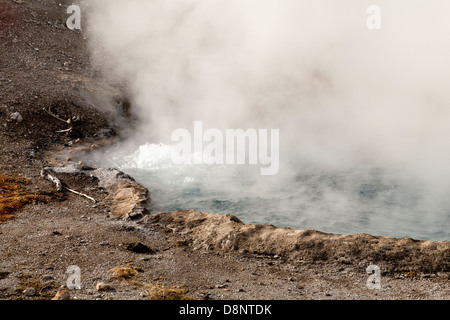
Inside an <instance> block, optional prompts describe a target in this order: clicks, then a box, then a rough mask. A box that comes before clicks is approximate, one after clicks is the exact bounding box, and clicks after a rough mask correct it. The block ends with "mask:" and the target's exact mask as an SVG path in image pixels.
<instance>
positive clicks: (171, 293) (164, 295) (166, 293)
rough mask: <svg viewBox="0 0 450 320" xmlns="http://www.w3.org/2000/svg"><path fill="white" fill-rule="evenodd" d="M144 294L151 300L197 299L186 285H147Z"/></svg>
mask: <svg viewBox="0 0 450 320" xmlns="http://www.w3.org/2000/svg"><path fill="white" fill-rule="evenodd" d="M145 288H146V289H145V291H144V294H145V296H146V297H147V298H148V299H149V300H178V301H179V300H195V299H194V298H193V297H192V296H191V295H190V294H189V293H188V291H187V290H186V288H185V287H183V286H180V287H174V286H171V287H169V288H166V287H164V286H163V285H161V284H159V283H151V284H146V285H145Z"/></svg>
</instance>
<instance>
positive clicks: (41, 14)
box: [0, 0, 450, 300]
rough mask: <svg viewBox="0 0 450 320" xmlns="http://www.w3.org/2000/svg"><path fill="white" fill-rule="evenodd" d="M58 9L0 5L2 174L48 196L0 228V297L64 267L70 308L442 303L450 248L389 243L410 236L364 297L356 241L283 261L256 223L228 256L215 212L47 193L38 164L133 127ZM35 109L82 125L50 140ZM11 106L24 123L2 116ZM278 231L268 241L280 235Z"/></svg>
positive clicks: (75, 179) (71, 180)
mask: <svg viewBox="0 0 450 320" xmlns="http://www.w3.org/2000/svg"><path fill="white" fill-rule="evenodd" d="M68 4H69V2H68V1H58V2H56V1H52V0H40V1H39V0H36V1H13V0H0V66H1V68H0V144H1V148H2V151H3V152H1V153H0V174H3V175H7V176H11V177H16V178H17V177H19V178H20V179H24V178H27V179H28V180H26V181H27V183H26V184H25V185H24V186H25V187H24V188H25V189H24V192H25V193H26V194H27V195H41V196H42V197H45V201H44V200H42V201H41V200H39V199H38V200H34V201H30V203H28V204H26V205H25V206H23V207H21V208H19V209H17V210H15V211H14V212H13V215H14V218H13V219H9V220H7V221H5V222H4V223H2V224H0V239H1V243H2V244H1V246H0V257H1V260H0V299H3V300H23V299H24V300H48V299H52V298H54V297H55V295H56V294H57V293H58V292H60V294H61V291H60V290H61V289H62V287H64V286H67V283H68V280H70V279H74V278H73V277H75V278H76V276H77V275H78V274H77V273H76V272H75V274H72V273H67V271H68V268H69V267H70V266H77V267H79V269H76V270H79V275H80V278H81V288H80V289H74V290H69V292H68V293H69V296H70V298H71V299H79V300H97V299H99V300H119V299H120V300H124V299H125V300H141V299H167V298H169V297H175V298H178V299H182V298H193V299H199V300H208V299H210V300H224V299H226V300H230V299H231V300H234V299H236V300H242V299H268V300H271V299H276V300H299V299H300V300H309V299H314V300H322V299H335V300H343V299H345V300H361V299H369V300H372V299H383V300H385V299H388V300H391V299H392V300H394V299H408V300H409V299H420V300H426V299H445V300H448V299H449V297H450V282H449V281H450V280H449V271H450V269H449V264H450V244H449V242H444V243H439V244H438V243H436V244H434V245H433V244H432V243H431V244H430V243H429V242H427V243H421V244H420V246H419V244H417V243H415V242H414V241H412V242H411V241H409V240H401V239H397V240H395V239H391V240H389V241H392V245H393V247H396V248H397V247H399V246H402V245H403V244H404V243H409V242H411V244H410V245H411V248H419V247H420V250H422V251H420V250H419V249H417V250H419V251H414V254H415V256H414V258H413V256H411V255H410V254H409V253H410V252H408V251H405V250H403V251H402V250H399V252H402V256H395V259H394V258H393V260H392V265H391V264H390V263H389V259H385V258H379V259H380V261H381V265H380V268H381V275H380V281H381V288H380V289H369V288H368V286H367V280H368V278H369V274H367V273H366V268H367V267H368V266H369V265H370V264H371V263H372V262H373V261H370V257H375V255H374V254H375V253H378V255H377V257H380V256H381V257H386V252H385V251H384V250H385V249H386V248H384V249H383V248H380V249H378V251H376V252H375V251H374V249H373V247H372V245H371V244H370V243H369V242H367V239H366V237H367V236H366V235H361V236H360V237H358V236H354V237H353V238H352V239H351V241H352V243H353V244H354V247H357V248H359V250H357V251H355V252H352V255H351V256H348V257H347V259H346V257H345V256H344V257H341V258H342V259H334V258H333V259H331V258H329V257H334V256H335V255H336V250H338V249H337V247H336V245H335V246H333V245H331V244H333V243H336V242H333V241H334V240H333V239H331V240H330V236H329V235H325V234H317V237H316V238H315V239H314V242H309V243H314V244H318V243H319V244H320V243H321V245H317V246H316V245H314V246H311V247H310V248H306V249H305V248H303V249H302V250H306V251H304V252H306V253H308V254H305V256H304V258H303V259H300V258H299V257H298V256H296V257H295V259H294V258H292V257H290V256H289V255H288V254H283V253H286V252H287V251H286V250H287V249H286V250H284V249H283V248H284V247H283V241H281V240H280V241H281V243H279V245H278V246H276V248H277V249H276V250H275V249H274V247H273V246H269V247H265V245H264V244H261V245H260V243H259V241H260V240H261V239H262V238H261V234H260V233H258V232H259V231H258V230H260V228H259V227H258V228H253V229H254V230H253V229H252V226H246V227H245V226H241V227H239V228H238V229H236V230H234V232H235V235H237V236H239V237H241V238H242V239H249V240H248V241H247V242H242V243H241V242H239V243H238V244H239V245H240V246H241V247H239V248H237V249H236V248H227V247H224V246H220V245H219V244H220V243H221V242H220V241H222V240H223V239H219V238H217V237H213V236H212V235H217V234H220V232H224V230H226V228H227V226H228V225H226V223H224V224H222V223H218V221H217V219H216V218H215V217H217V216H212V215H206V216H205V217H203V218H202V219H201V221H197V222H196V223H194V224H192V223H188V222H189V221H188V220H186V219H185V217H190V215H194V216H195V215H197V214H199V213H195V212H178V213H168V214H161V215H159V216H157V217H156V218H155V216H153V215H147V216H144V217H143V218H140V219H137V220H126V219H123V218H122V217H119V216H117V215H115V214H114V212H112V210H111V207H110V205H109V203H108V202H107V201H106V200H105V199H107V196H108V190H105V189H104V188H102V187H101V186H99V185H98V183H97V182H96V181H94V180H89V177H88V176H83V175H80V174H73V175H62V176H59V177H60V178H61V180H62V181H63V182H64V183H65V184H66V185H67V186H69V187H70V188H72V189H74V190H77V191H80V192H83V193H86V194H89V195H90V196H93V197H94V198H96V199H98V200H99V201H98V202H97V203H95V204H94V203H93V202H92V201H91V200H89V199H87V198H85V197H82V196H79V195H76V194H73V193H70V192H67V191H66V192H63V193H57V192H55V186H54V185H53V184H52V183H51V182H49V181H47V180H45V179H43V178H41V177H40V172H41V169H42V168H43V167H47V166H58V165H62V164H67V163H71V160H70V159H68V158H70V157H72V156H73V155H74V154H77V153H75V151H79V150H80V149H83V150H89V149H92V148H95V147H96V146H100V145H101V144H102V143H107V142H109V141H111V140H114V139H120V135H123V134H126V130H125V129H123V127H121V126H120V125H119V124H120V123H121V122H122V121H126V122H127V123H128V124H130V122H132V121H135V120H134V119H133V118H132V116H131V117H130V116H128V115H127V112H123V110H119V109H120V108H121V107H123V105H124V103H125V102H126V98H125V97H126V95H125V94H124V90H123V89H122V88H113V87H112V86H110V85H108V84H107V83H104V81H101V79H100V78H99V75H98V72H97V71H96V70H93V69H92V68H91V66H90V64H89V54H88V53H87V49H86V39H84V38H83V34H82V33H81V32H78V31H71V30H68V29H67V28H66V27H65V25H64V23H65V20H66V19H67V14H66V12H65V9H66V8H67V6H68ZM43 108H47V110H50V111H51V112H52V113H53V114H54V115H57V116H58V117H59V118H61V119H64V120H65V119H69V118H73V117H78V118H79V119H80V120H79V121H78V122H76V123H75V124H74V127H73V128H72V130H71V131H70V132H58V131H60V130H65V129H68V125H67V124H66V123H63V122H62V121H60V120H58V119H56V118H55V117H53V116H51V115H49V113H48V112H46V111H44V110H43ZM48 108H50V109H48ZM16 112H18V113H19V114H20V115H21V117H22V119H21V120H22V121H17V120H18V119H17V117H15V118H14V119H13V118H11V116H12V115H13V114H15V113H16ZM128 126H130V125H128ZM0 189H1V188H0ZM0 191H2V192H3V190H0ZM149 191H150V193H151V190H149ZM177 217H178V218H177ZM222 218H223V219H225V218H227V219H229V217H228V216H222ZM247 227H248V230H247V229H245V228H247ZM275 229H276V230H275V231H274V230H273V228H272V227H271V229H270V232H271V233H270V232H269V231H268V232H269V233H268V234H270V235H272V234H274V232H275V233H277V232H284V231H285V229H277V228H275ZM201 230H203V233H202V232H200V231H201ZM243 230H247V231H246V232H247V233H245V232H243ZM249 230H250V231H249ZM251 230H253V233H251ZM277 230H279V231H277ZM283 230H284V231H283ZM207 232H215V233H214V234H213V233H211V234H208V233H207ZM209 235H211V236H212V237H209ZM205 237H206V239H209V238H211V240H208V241H210V242H208V241H207V240H205ZM258 237H259V238H258ZM331 238H332V237H331ZM279 239H284V238H283V237H281V238H279ZM380 239H381V238H378V240H379V241H381V242H382V241H383V239H381V240H380ZM214 241H215V242H214ZM251 241H253V243H252V242H251ZM327 241H328V242H327ZM386 241H387V240H386ZM401 241H403V242H401ZM405 241H406V242H405ZM300 243H303V242H300ZM133 244H141V246H133ZM200 244H201V245H200ZM205 244H206V245H205ZM324 244H325V247H323V245H324ZM326 244H328V245H329V247H327V245H326ZM246 246H247V249H246ZM136 248H138V249H136ZM249 248H252V249H251V250H250V249H249ZM436 248H439V250H440V251H439V253H440V259H437V260H436V259H435V260H432V261H434V262H436V261H437V262H436V264H430V262H429V261H430V260H427V259H423V260H420V259H419V260H418V259H417V257H420V256H421V255H422V254H423V255H424V256H426V257H431V256H433V252H434V251H433V250H437V249H436ZM140 249H142V250H140ZM133 250H135V251H140V252H134V251H133ZM277 250H278V251H277ZM283 250H284V251H283ZM414 250H416V249H414ZM277 252H279V253H277ZM288 252H291V253H292V252H295V248H294V249H293V248H289V250H288ZM324 252H325V255H324ZM366 252H371V253H370V254H366ZM374 252H375V253H374ZM388 256H389V255H388ZM324 257H325V258H324ZM327 257H328V258H327ZM391 257H394V256H391ZM433 259H434V258H433ZM69 270H70V268H69ZM74 283H75V282H74ZM99 283H103V285H99Z"/></svg>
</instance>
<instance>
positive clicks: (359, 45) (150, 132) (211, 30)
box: [83, 0, 450, 217]
mask: <svg viewBox="0 0 450 320" xmlns="http://www.w3.org/2000/svg"><path fill="white" fill-rule="evenodd" d="M369 5H378V6H379V7H380V8H381V30H379V31H370V30H368V28H367V26H366V21H367V19H368V18H369V15H368V14H367V13H366V10H367V8H368V6H369ZM83 6H84V7H85V8H86V9H85V12H86V15H87V16H86V19H85V20H84V23H85V24H84V32H85V33H86V35H87V36H88V37H89V39H90V46H91V49H92V50H91V52H92V61H93V63H94V65H95V66H97V67H98V68H100V69H101V70H102V72H103V74H104V76H105V77H107V78H108V79H109V80H110V81H116V82H117V83H126V84H127V85H128V86H129V88H130V92H131V96H132V100H133V103H134V105H133V107H134V108H135V111H136V112H137V113H138V115H139V117H140V119H141V123H140V126H139V127H138V128H136V136H135V137H131V138H130V139H129V141H128V143H127V144H124V145H122V148H123V149H125V148H129V150H137V149H138V147H139V146H140V145H142V144H143V143H144V142H149V143H159V142H162V143H168V142H170V135H171V133H172V131H173V130H175V129H177V128H186V129H191V128H192V125H193V121H194V120H201V121H203V122H204V128H205V129H207V128H219V129H225V128H244V129H247V128H255V129H259V128H267V129H280V130H281V132H280V143H281V155H280V161H281V167H280V174H279V176H278V177H273V178H272V180H271V181H272V182H273V183H275V181H277V183H278V184H280V183H281V184H282V183H283V181H284V180H283V179H284V178H285V177H286V176H289V175H290V174H291V173H292V172H293V171H296V172H298V171H299V170H300V169H301V168H302V166H312V167H317V168H319V170H341V171H345V170H348V169H351V168H356V167H364V166H367V167H377V166H378V167H383V168H390V169H392V168H394V170H395V168H399V171H401V172H403V173H404V174H405V176H407V177H412V178H413V179H414V181H415V182H414V183H418V184H420V187H421V190H422V191H421V192H422V193H427V194H428V195H430V196H431V198H428V200H427V201H428V202H427V206H429V208H430V211H432V209H433V208H432V206H433V204H434V203H436V202H435V201H434V200H430V199H434V197H436V198H437V199H438V201H437V202H439V201H440V200H439V199H442V197H444V198H445V197H447V194H448V192H449V191H450V188H449V186H450V184H449V182H450V167H449V165H448V164H449V163H450V162H449V160H450V141H449V138H450V125H449V124H450V107H449V102H450V90H449V88H448V87H449V85H450V72H449V71H450V34H449V32H448V31H449V30H450V19H448V14H449V12H450V3H449V2H447V1H444V0H440V1H436V0H434V1H433V0H432V1H423V0H420V1H419V0H417V1H414V0H394V1H392V0H389V1H387V0H385V1H378V0H374V1H372V0H371V1H361V0H345V1H334V0H315V1H311V0H310V1H306V0H281V1H275V0H176V1H167V0H127V1H123V0H90V1H89V2H87V3H85V4H84V5H83ZM147 156H151V155H147ZM277 179H278V180H277ZM441 214H442V213H441ZM445 217H448V213H446V214H445Z"/></svg>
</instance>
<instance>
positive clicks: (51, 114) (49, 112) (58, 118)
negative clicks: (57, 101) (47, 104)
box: [43, 108, 72, 126]
mask: <svg viewBox="0 0 450 320" xmlns="http://www.w3.org/2000/svg"><path fill="white" fill-rule="evenodd" d="M43 110H44V111H45V112H47V113H48V114H49V115H50V116H52V117H53V118H55V119H57V120H59V121H62V122H64V123H67V124H68V125H69V126H71V125H72V120H71V119H70V118H69V119H68V120H64V119H61V118H60V117H58V116H57V115H56V114H54V113H53V112H52V111H51V110H50V108H48V110H47V109H46V108H43Z"/></svg>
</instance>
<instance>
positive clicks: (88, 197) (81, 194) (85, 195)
mask: <svg viewBox="0 0 450 320" xmlns="http://www.w3.org/2000/svg"><path fill="white" fill-rule="evenodd" d="M64 189H65V190H67V191H70V192H72V193H75V194H77V195H79V196H82V197H85V198H87V199H89V200H91V201H92V202H94V203H97V201H96V200H95V199H94V198H92V197H90V196H88V195H87V194H84V193H80V192H78V191H75V190H72V189H69V188H67V187H64Z"/></svg>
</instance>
